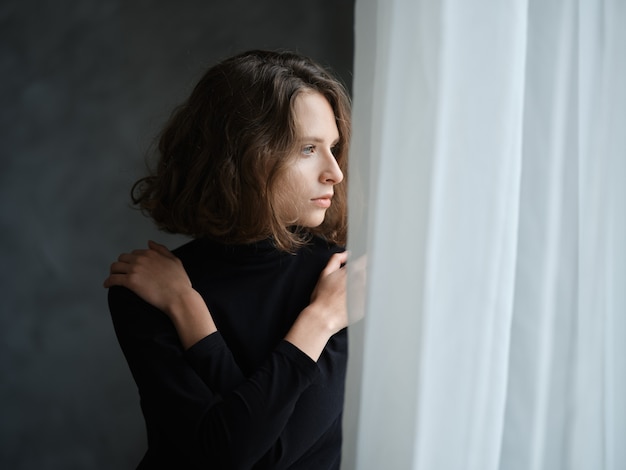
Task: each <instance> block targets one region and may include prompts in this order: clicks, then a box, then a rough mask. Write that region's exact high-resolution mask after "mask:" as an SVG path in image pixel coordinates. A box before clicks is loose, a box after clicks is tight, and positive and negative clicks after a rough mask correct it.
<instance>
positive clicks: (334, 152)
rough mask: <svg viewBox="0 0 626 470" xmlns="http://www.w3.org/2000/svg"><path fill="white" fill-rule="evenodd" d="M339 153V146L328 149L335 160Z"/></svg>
mask: <svg viewBox="0 0 626 470" xmlns="http://www.w3.org/2000/svg"><path fill="white" fill-rule="evenodd" d="M340 151H341V147H339V144H337V145H334V146H333V147H331V148H330V152H331V153H332V154H333V156H334V157H335V158H336V157H337V155H339V152H340Z"/></svg>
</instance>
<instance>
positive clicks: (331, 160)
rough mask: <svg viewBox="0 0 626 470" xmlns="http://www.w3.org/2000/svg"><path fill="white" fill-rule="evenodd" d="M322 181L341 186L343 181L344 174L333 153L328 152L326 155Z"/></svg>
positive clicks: (321, 176)
mask: <svg viewBox="0 0 626 470" xmlns="http://www.w3.org/2000/svg"><path fill="white" fill-rule="evenodd" d="M320 181H321V182H322V183H324V184H333V185H335V184H339V183H341V182H342V181H343V172H342V171H341V168H339V164H338V163H337V160H336V159H335V156H334V155H333V153H332V151H330V150H328V151H327V152H326V155H324V168H323V170H322V172H321V175H320Z"/></svg>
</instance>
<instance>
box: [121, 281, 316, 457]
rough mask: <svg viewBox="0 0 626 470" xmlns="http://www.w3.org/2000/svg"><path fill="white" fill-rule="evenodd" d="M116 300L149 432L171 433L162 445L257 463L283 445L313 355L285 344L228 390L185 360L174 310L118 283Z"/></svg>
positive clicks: (312, 374)
mask: <svg viewBox="0 0 626 470" xmlns="http://www.w3.org/2000/svg"><path fill="white" fill-rule="evenodd" d="M109 305H110V309H111V315H112V318H113V323H114V326H115V331H116V334H117V336H118V340H119V343H120V345H121V347H122V350H123V352H124V355H125V357H126V359H127V361H128V364H129V367H130V369H131V372H132V374H133V377H134V379H135V381H136V383H137V386H138V389H139V393H140V396H141V405H142V410H143V412H144V416H145V418H146V424H147V427H148V429H149V432H150V430H154V429H157V430H158V431H157V432H158V433H160V434H163V435H165V436H166V439H165V442H166V443H163V444H162V445H165V446H171V447H172V448H174V449H176V450H175V453H176V454H178V455H181V456H183V455H184V456H186V457H188V458H189V459H190V460H191V461H193V462H195V463H196V464H202V463H204V465H206V463H207V462H211V463H212V464H215V466H216V468H250V467H251V466H252V465H253V464H254V463H255V462H256V461H258V460H259V459H260V458H261V457H262V456H263V455H264V454H266V453H267V452H268V451H269V450H270V449H271V448H272V447H273V446H274V445H275V443H276V442H277V440H278V439H279V436H280V434H281V432H282V431H283V429H284V427H285V425H286V423H287V421H288V420H289V417H290V416H291V414H292V413H293V409H294V407H295V404H296V402H297V400H298V399H299V397H300V395H301V394H302V392H303V391H304V390H306V389H307V388H308V387H309V386H310V384H311V383H312V382H313V381H314V380H315V379H316V378H317V376H318V374H319V370H318V368H317V366H316V365H315V363H314V362H313V361H311V360H310V359H309V358H308V357H307V356H306V355H304V354H303V353H302V352H300V351H299V350H297V349H296V348H295V347H293V346H292V345H290V344H289V343H287V342H282V343H281V344H280V345H279V346H278V347H277V348H276V350H275V351H274V352H273V353H272V354H271V355H270V356H269V357H268V358H267V359H266V361H264V363H263V364H262V365H261V367H259V369H258V370H257V371H255V373H254V374H252V375H251V376H250V377H249V378H247V379H242V380H241V381H233V383H231V385H230V386H233V389H232V390H230V391H226V390H225V391H224V393H221V392H219V391H217V390H215V389H212V388H210V387H208V386H207V385H206V384H205V383H204V382H203V380H202V379H201V378H200V377H199V376H198V374H196V373H195V371H194V370H193V368H192V367H191V366H190V365H189V363H188V362H187V361H186V360H185V358H184V354H185V353H184V352H183V350H182V348H181V345H180V342H179V340H178V337H177V333H176V330H175V329H174V327H173V326H172V323H171V321H170V320H169V319H168V318H167V316H166V315H164V314H163V313H162V312H160V311H158V310H157V309H155V308H154V307H153V306H150V305H149V304H147V303H146V302H144V301H143V300H142V299H140V298H139V297H137V296H136V295H135V294H134V293H133V292H131V291H129V290H128V289H125V288H120V287H113V288H111V289H110V291H109ZM211 338H213V336H211ZM224 358H226V361H230V360H231V357H230V352H229V351H228V349H227V348H226V347H225V346H224V347H219V346H218V348H217V355H216V357H212V358H211V359H212V361H215V362H219V361H221V360H223V359H224ZM235 382H238V383H236V385H235ZM224 388H228V387H227V386H224ZM183 466H184V465H183Z"/></svg>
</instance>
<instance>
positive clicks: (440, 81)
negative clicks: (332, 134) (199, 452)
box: [343, 0, 626, 470]
mask: <svg viewBox="0 0 626 470" xmlns="http://www.w3.org/2000/svg"><path fill="white" fill-rule="evenodd" d="M350 178H351V179H350V185H351V186H350V235H349V249H350V250H351V251H352V255H353V258H357V257H358V256H360V255H366V257H367V263H368V271H367V289H366V294H365V311H366V316H365V319H364V321H362V322H359V323H357V324H356V325H354V326H353V327H352V329H351V336H350V338H351V346H350V347H351V350H350V363H349V373H348V384H347V404H346V413H345V421H344V432H345V445H344V459H343V460H344V463H343V468H345V469H358V470H369V469H376V470H380V469H391V470H403V469H417V470H495V469H498V470H560V469H563V470H583V469H584V470H587V469H589V470H618V469H625V468H626V2H624V1H623V0H606V1H602V0H597V1H594V0H580V1H575V0H505V1H502V0H483V1H480V0H378V1H376V0H357V1H356V57H355V80H354V134H353V143H352V150H351V168H350ZM350 265H351V263H349V265H348V266H349V267H350ZM354 265H355V266H356V263H354ZM350 273H351V277H350V287H351V296H350V298H349V305H350V309H351V313H352V314H354V315H358V314H359V312H358V310H360V307H359V305H360V303H361V297H360V296H362V295H364V294H363V293H362V292H360V291H359V289H358V282H357V281H356V278H357V276H355V270H354V269H352V270H351V271H350Z"/></svg>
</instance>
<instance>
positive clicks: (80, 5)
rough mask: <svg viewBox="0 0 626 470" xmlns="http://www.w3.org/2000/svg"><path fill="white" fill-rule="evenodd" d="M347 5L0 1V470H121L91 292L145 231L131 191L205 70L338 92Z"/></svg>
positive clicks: (345, 57)
mask: <svg viewBox="0 0 626 470" xmlns="http://www.w3.org/2000/svg"><path fill="white" fill-rule="evenodd" d="M352 3H353V2H352V0H339V1H336V0H335V1H333V0H309V1H307V2H300V1H294V0H282V1H279V0H273V1H262V0H258V1H253V0H250V1H242V0H229V1H223V2H217V1H195V2H193V1H177V2H173V1H165V0H163V1H152V2H150V1H126V2H124V1H122V0H118V1H95V0H76V1H60V2H52V1H48V2H46V1H39V2H37V1H34V0H26V1H25V0H11V1H7V0H3V1H2V2H1V3H0V74H1V78H0V83H1V88H0V94H1V95H0V103H1V107H0V137H1V139H0V143H1V144H0V223H1V224H2V225H1V227H0V237H1V243H0V261H1V270H0V289H1V290H0V294H1V299H2V301H1V303H0V309H1V315H0V321H1V324H0V335H1V344H0V366H1V376H0V407H1V408H0V446H1V449H0V467H1V468H10V469H12V470H15V469H57V468H58V469H73V468H76V469H95V468H102V469H112V468H115V469H118V468H119V469H122V468H134V465H136V463H137V462H138V460H139V459H140V457H141V455H142V453H143V451H144V449H145V437H144V430H143V421H142V418H141V415H140V410H139V403H138V398H137V394H136V390H135V386H134V383H133V382H132V378H131V376H130V373H129V371H128V369H127V366H126V363H125V361H124V359H123V356H122V354H121V352H120V350H119V347H118V345H117V342H116V339H115V336H114V332H113V329H112V326H111V322H110V319H109V315H108V310H107V306H106V291H105V290H104V289H103V288H102V287H101V283H102V281H103V279H104V278H105V276H106V274H107V270H108V266H109V264H110V262H111V261H112V260H113V259H114V258H115V257H116V256H117V254H118V253H119V252H121V251H124V250H128V249H131V248H134V247H139V246H143V245H144V244H145V241H146V240H147V239H148V238H154V239H156V240H160V241H162V242H164V243H166V244H168V245H170V247H174V246H175V245H177V244H179V243H180V242H181V241H183V239H181V238H176V237H172V236H165V235H163V234H160V233H158V232H156V231H155V229H154V228H153V227H152V225H151V223H150V221H149V220H147V219H145V218H144V217H142V216H141V214H140V213H138V212H136V211H135V210H133V209H130V208H129V204H128V203H129V199H128V191H129V188H130V185H131V183H132V182H133V181H134V180H135V179H136V178H137V177H139V176H141V174H142V171H143V169H144V163H143V157H144V153H145V151H146V149H147V147H148V145H149V144H150V143H151V140H152V138H153V137H154V134H155V133H156V132H157V131H158V129H159V126H160V125H161V124H162V123H163V121H164V119H166V117H167V116H168V114H169V112H170V111H171V109H172V107H173V106H174V105H175V104H176V103H178V102H179V101H181V100H182V99H183V98H184V97H185V96H186V94H187V93H188V92H189V91H190V88H191V87H192V86H193V84H194V83H195V81H196V80H197V79H198V78H199V76H200V74H201V72H202V71H203V70H204V69H205V67H206V66H207V65H209V64H211V63H212V62H214V61H215V60H217V59H219V58H223V57H226V56H228V55H232V54H234V53H236V52H239V51H241V50H244V49H250V48H290V49H297V50H299V51H301V52H303V53H305V54H308V55H311V56H312V57H314V58H316V59H318V60H320V61H321V62H323V63H326V64H329V65H330V66H331V67H333V68H334V69H335V70H336V72H337V73H338V74H339V75H340V76H342V78H343V79H344V81H345V82H347V83H348V84H349V83H350V81H351V75H350V70H351V67H352V22H353V16H352V15H353V12H352V8H353V5H352Z"/></svg>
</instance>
